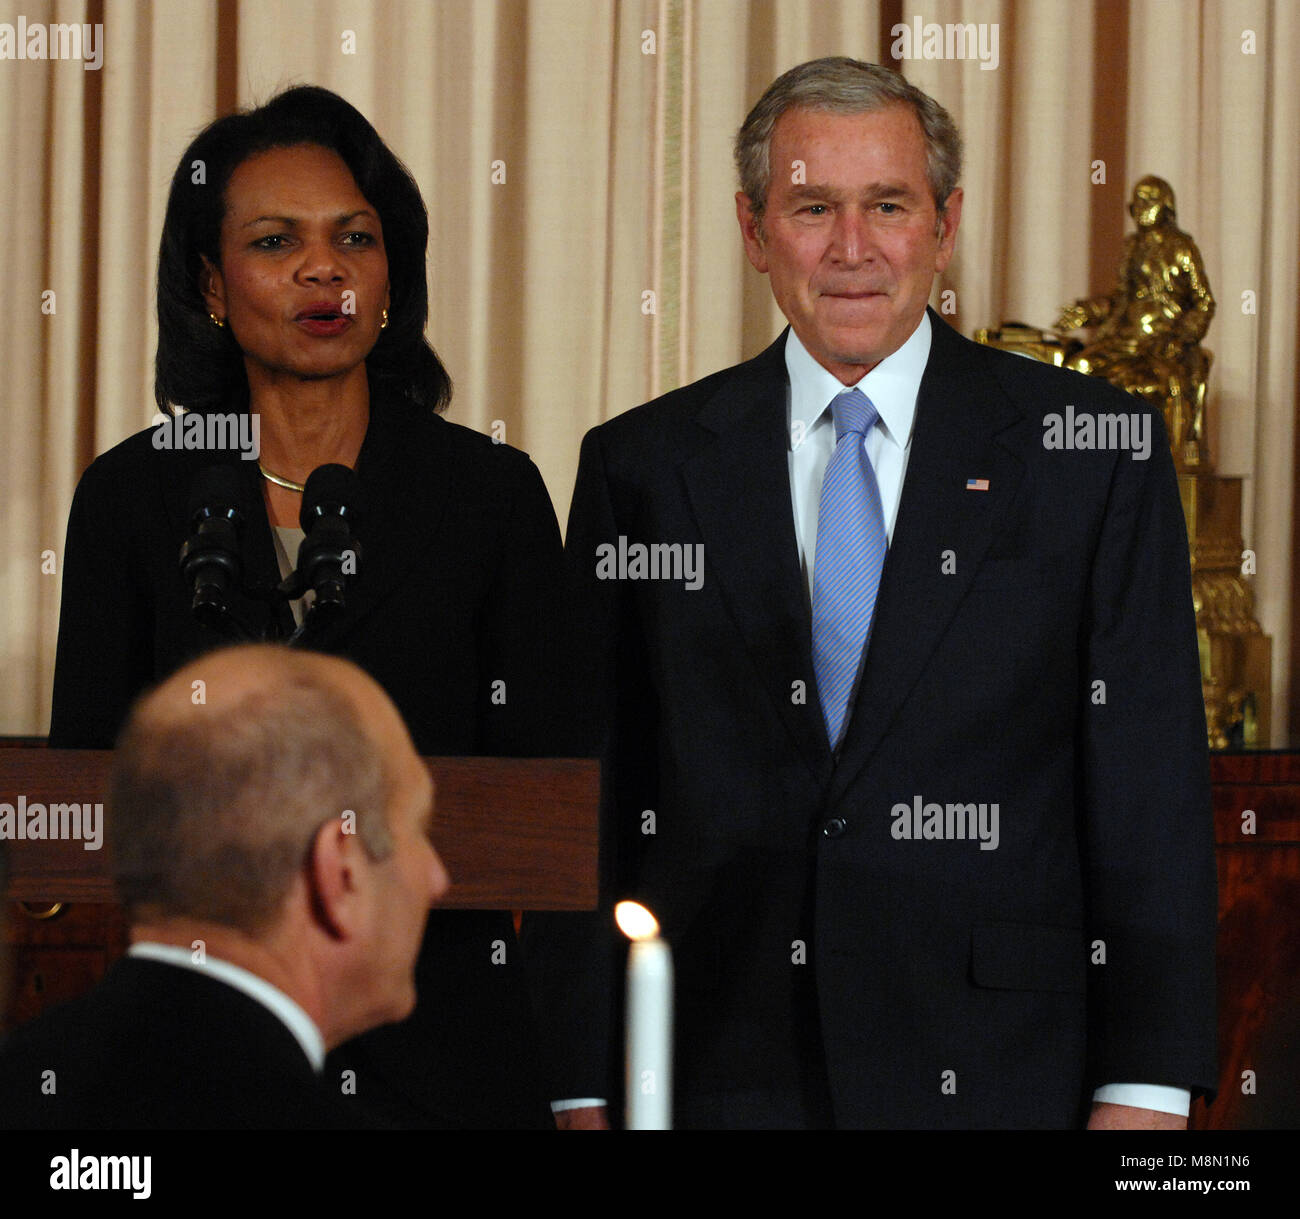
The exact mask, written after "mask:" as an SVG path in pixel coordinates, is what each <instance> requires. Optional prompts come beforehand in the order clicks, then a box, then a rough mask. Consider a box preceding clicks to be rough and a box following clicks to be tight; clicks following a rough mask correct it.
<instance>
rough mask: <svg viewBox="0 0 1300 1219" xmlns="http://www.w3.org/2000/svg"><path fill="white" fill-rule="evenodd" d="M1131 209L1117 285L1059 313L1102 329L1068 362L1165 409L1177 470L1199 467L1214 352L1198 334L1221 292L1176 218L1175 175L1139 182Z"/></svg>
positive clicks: (1074, 323) (1070, 325)
mask: <svg viewBox="0 0 1300 1219" xmlns="http://www.w3.org/2000/svg"><path fill="white" fill-rule="evenodd" d="M1128 211H1129V215H1130V216H1132V217H1133V220H1134V222H1135V223H1136V224H1137V231H1136V232H1134V233H1130V234H1129V236H1128V237H1126V238H1125V240H1124V256H1123V258H1122V259H1121V260H1120V267H1119V282H1118V283H1117V284H1116V286H1115V291H1114V292H1112V293H1111V294H1110V295H1109V296H1098V297H1092V298H1091V299H1085V300H1079V301H1076V302H1075V303H1074V304H1073V305H1068V306H1066V308H1065V309H1063V310H1062V311H1061V316H1060V318H1059V319H1058V320H1057V323H1056V325H1057V328H1058V329H1060V330H1065V331H1069V330H1078V329H1080V328H1082V327H1095V328H1096V330H1095V332H1094V334H1093V336H1092V341H1091V342H1090V343H1088V344H1087V345H1086V346H1084V347H1083V348H1082V349H1081V350H1079V351H1077V352H1075V353H1074V354H1072V355H1070V356H1068V357H1067V358H1066V360H1065V364H1066V367H1068V368H1075V369H1078V370H1079V371H1080V372H1086V373H1093V374H1095V375H1097V376H1101V377H1105V378H1106V380H1108V381H1110V382H1111V384H1113V385H1118V386H1119V387H1120V388H1121V389H1126V390H1128V391H1129V392H1130V393H1134V394H1137V395H1138V396H1139V397H1142V398H1145V399H1147V400H1148V401H1149V402H1150V403H1151V404H1152V405H1153V406H1158V407H1160V409H1161V411H1162V412H1163V414H1164V419H1165V428H1166V430H1167V431H1168V433H1169V442H1170V447H1171V448H1172V450H1173V455H1174V460H1175V462H1176V463H1177V465H1178V467H1179V469H1180V470H1194V469H1198V468H1200V467H1201V466H1203V465H1204V464H1205V462H1206V459H1207V453H1206V448H1205V389H1206V378H1207V377H1208V375H1209V371H1210V362H1211V360H1212V359H1213V356H1212V354H1211V353H1210V352H1209V351H1207V350H1206V349H1205V348H1204V347H1202V346H1201V340H1202V339H1203V338H1204V337H1205V332H1206V331H1207V330H1208V329H1209V326H1210V319H1211V318H1212V317H1213V316H1214V296H1213V295H1212V294H1211V292H1210V284H1209V280H1208V279H1207V278H1206V275H1205V265H1204V264H1203V263H1202V261H1201V252H1200V251H1199V250H1198V249H1197V248H1196V243H1195V242H1194V241H1193V240H1192V239H1191V238H1190V237H1189V236H1188V235H1187V234H1186V233H1184V232H1183V231H1182V229H1180V228H1179V227H1178V225H1177V224H1176V223H1175V219H1176V216H1175V212H1174V192H1173V189H1172V188H1171V187H1170V185H1169V183H1168V182H1166V181H1165V180H1164V179H1163V178H1157V177H1153V176H1148V177H1145V178H1143V179H1141V181H1139V182H1138V184H1137V185H1136V186H1135V187H1134V188H1133V198H1132V201H1131V202H1130V203H1129V207H1128Z"/></svg>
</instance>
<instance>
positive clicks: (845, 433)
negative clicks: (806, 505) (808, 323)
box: [812, 389, 889, 750]
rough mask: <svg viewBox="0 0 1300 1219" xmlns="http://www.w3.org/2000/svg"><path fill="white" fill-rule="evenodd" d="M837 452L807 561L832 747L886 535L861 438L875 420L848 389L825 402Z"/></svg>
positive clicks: (858, 394)
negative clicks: (813, 549)
mask: <svg viewBox="0 0 1300 1219" xmlns="http://www.w3.org/2000/svg"><path fill="white" fill-rule="evenodd" d="M831 414H832V415H833V416H834V419H835V451H834V452H833V453H832V454H831V459H830V461H829V462H827V464H826V477H825V478H824V479H823V481H822V498H821V506H820V509H819V511H818V514H817V552H816V558H815V559H814V561H813V594H812V644H813V671H814V672H815V673H816V674H817V690H818V692H819V693H820V695H821V700H822V714H823V715H824V716H825V717H826V735H827V736H828V737H829V738H830V743H831V749H832V750H834V749H836V748H837V747H838V746H839V743H840V740H841V739H842V738H843V736H844V730H845V728H846V727H847V726H848V723H847V721H848V707H849V698H850V696H851V695H852V693H853V688H854V685H855V684H856V682H857V677H858V668H859V666H860V665H861V663H862V657H863V654H864V652H865V650H866V644H867V639H868V637H869V636H870V634H871V619H872V616H873V614H874V612H875V608H876V590H877V589H878V588H879V587H880V573H881V571H882V570H883V569H884V566H885V554H886V552H887V551H888V549H889V536H888V534H887V533H886V531H885V513H884V510H883V509H882V508H881V505H880V488H879V487H878V486H877V485H876V472H875V470H874V469H872V466H871V460H870V458H868V457H867V448H866V438H867V435H868V434H869V433H870V431H871V429H872V428H873V427H875V425H876V420H877V419H879V418H880V416H879V414H878V413H877V412H876V408H875V407H874V406H872V404H871V400H870V399H869V398H868V397H867V396H866V395H865V394H864V393H862V391H861V390H857V389H853V390H847V391H846V392H844V393H842V394H839V395H837V396H836V398H835V400H834V401H833V402H832V403H831Z"/></svg>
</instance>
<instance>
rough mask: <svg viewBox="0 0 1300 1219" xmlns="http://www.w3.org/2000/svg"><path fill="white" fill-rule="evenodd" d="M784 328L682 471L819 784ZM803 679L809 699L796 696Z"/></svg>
mask: <svg viewBox="0 0 1300 1219" xmlns="http://www.w3.org/2000/svg"><path fill="white" fill-rule="evenodd" d="M784 353H785V332H783V333H782V334H781V337H780V338H779V339H777V341H776V342H775V343H773V344H772V346H771V347H769V348H768V349H767V350H766V351H764V352H763V353H762V354H761V355H760V356H758V357H756V358H755V359H753V360H751V361H749V363H747V364H744V365H741V366H740V367H739V368H738V369H737V370H736V373H735V375H734V376H732V377H730V378H729V379H728V380H727V381H726V382H725V384H724V385H723V386H722V388H721V389H720V390H718V391H717V393H715V394H714V396H713V397H712V398H710V399H709V400H708V401H707V402H706V403H705V404H704V407H703V408H702V409H701V411H700V413H699V415H698V416H697V420H698V422H699V423H700V425H701V426H703V427H705V428H707V429H708V430H709V431H711V432H713V433H714V434H715V435H714V438H713V440H712V442H711V443H708V444H706V445H705V446H704V447H703V448H701V449H700V450H699V451H697V452H696V453H695V454H694V455H692V456H691V457H690V458H688V459H687V460H686V461H685V462H684V463H683V465H682V467H681V473H682V476H683V478H684V479H685V481H686V487H687V492H688V495H689V498H690V503H691V507H692V509H693V511H694V514H695V518H696V522H697V524H698V525H699V528H700V534H701V536H702V537H703V539H704V557H705V563H706V568H707V570H708V571H709V572H710V573H711V574H712V576H713V577H715V578H716V579H717V581H718V584H719V586H720V588H721V594H722V597H723V600H724V601H725V603H726V604H727V607H728V609H729V610H730V612H731V615H732V618H733V619H734V620H735V623H736V627H737V629H738V631H739V633H740V637H741V639H742V641H743V642H744V645H745V648H746V649H747V650H748V652H749V655H750V659H751V660H752V661H753V664H754V666H755V668H756V669H757V670H758V672H759V674H760V675H761V677H762V680H763V684H764V686H765V687H766V689H767V692H768V694H769V695H770V696H771V698H772V701H773V702H774V703H775V705H776V709H777V712H778V714H779V715H780V717H781V719H782V721H783V722H784V723H785V725H786V728H787V729H788V730H789V732H790V735H791V736H792V737H793V738H794V741H795V743H796V745H797V746H798V749H799V752H800V754H801V755H802V756H803V758H804V760H805V762H806V763H807V764H808V767H809V769H810V770H811V771H812V772H813V774H814V776H816V777H817V779H818V781H819V782H821V783H825V782H826V781H827V780H828V779H829V777H830V771H831V754H830V748H829V746H828V744H827V741H826V734H825V730H824V728H823V727H822V721H821V713H820V711H819V710H818V703H817V693H816V683H815V681H814V679H813V669H812V628H811V623H810V620H809V616H808V609H807V605H806V598H805V596H804V594H803V591H802V576H801V575H800V572H799V562H798V554H799V552H798V544H797V542H796V539H795V531H794V509H793V506H792V505H791V502H790V471H789V465H788V459H787V456H786V454H787V452H788V450H789V447H790V446H789V436H788V434H787V431H786V385H787V383H788V382H787V374H786V370H785V354H784ZM795 681H802V682H803V683H804V688H805V691H806V700H807V701H806V702H805V703H804V704H796V703H795V702H794V701H793V699H792V694H793V690H794V687H793V684H792V683H794V682H795Z"/></svg>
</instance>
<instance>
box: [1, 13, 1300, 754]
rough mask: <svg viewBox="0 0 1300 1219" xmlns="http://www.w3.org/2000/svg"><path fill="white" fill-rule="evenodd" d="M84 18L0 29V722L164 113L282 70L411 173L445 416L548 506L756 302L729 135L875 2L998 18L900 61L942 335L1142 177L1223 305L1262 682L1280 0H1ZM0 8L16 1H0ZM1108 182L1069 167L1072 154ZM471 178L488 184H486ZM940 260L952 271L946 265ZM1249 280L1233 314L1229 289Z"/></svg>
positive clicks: (126, 369) (1286, 205)
mask: <svg viewBox="0 0 1300 1219" xmlns="http://www.w3.org/2000/svg"><path fill="white" fill-rule="evenodd" d="M22 7H23V10H24V16H25V17H26V19H27V21H28V23H35V22H47V23H48V22H76V23H82V22H90V23H92V24H95V23H98V24H101V25H102V26H103V31H104V34H103V38H104V61H103V67H102V69H101V70H99V71H86V70H84V68H83V67H82V65H81V63H80V62H69V61H57V62H55V61H50V62H33V61H27V62H18V61H11V60H0V115H2V116H3V117H2V118H0V181H3V183H4V188H5V190H6V193H7V196H8V197H7V201H6V202H7V212H8V215H9V220H10V223H9V234H10V244H9V247H8V250H7V253H6V257H5V259H4V261H3V263H2V264H0V265H2V266H3V271H2V272H0V275H2V276H3V280H2V281H0V282H2V283H3V292H2V293H0V385H2V386H3V394H4V409H3V411H0V463H2V468H3V476H4V477H3V485H2V489H0V495H3V504H4V525H5V528H4V530H3V532H2V534H0V563H2V568H0V570H2V574H3V579H4V591H3V598H4V600H3V605H4V606H5V609H6V610H7V612H6V613H5V614H4V616H3V621H2V622H0V655H2V657H3V662H2V663H3V675H4V681H3V690H2V691H0V733H18V734H29V733H40V732H43V731H44V730H45V727H46V725H47V724H48V719H49V690H50V681H51V675H52V666H53V655H54V640H55V631H56V628H57V618H58V593H59V572H58V563H59V561H60V559H61V552H62V545H63V530H64V525H65V522H66V517H67V510H68V505H69V503H70V500H71V496H72V490H73V488H74V486H75V484H76V479H77V477H78V475H79V473H80V471H81V470H82V469H83V468H84V466H85V464H86V463H87V462H88V461H89V460H90V459H91V458H92V457H93V456H94V455H95V454H97V453H100V452H102V451H103V450H105V449H107V448H109V447H110V446H111V445H113V444H116V443H117V442H118V441H119V440H121V439H123V438H124V437H125V436H127V435H129V434H130V433H131V432H133V431H136V430H138V429H140V428H141V427H144V426H146V425H147V424H148V422H149V420H150V419H151V417H152V415H153V407H152V380H151V377H152V359H153V349H154V340H155V327H154V320H153V285H152V281H153V275H154V270H155V258H156V252H157V244H158V238H159V235H160V232H161V226H162V213H163V206H164V202H165V197H166V189H167V183H168V180H169V178H170V175H171V172H172V170H173V168H174V166H175V163H176V160H177V159H178V158H179V156H180V153H181V151H182V150H183V148H184V146H185V144H186V143H187V141H188V139H189V138H190V136H191V135H192V134H193V133H194V131H195V130H196V129H197V128H199V127H200V126H202V125H203V124H204V123H206V122H207V121H209V120H210V119H211V118H213V117H215V116H216V115H217V114H219V113H222V112H223V111H224V110H226V109H228V108H230V107H231V106H234V105H244V104H249V103H257V102H260V101H263V100H265V99H266V98H268V97H269V96H270V95H271V94H272V93H274V92H275V91H276V90H277V89H279V88H281V87H282V86H284V85H286V84H289V83H293V82H312V83H317V84H321V85H324V86H326V87H328V88H331V89H334V90H336V91H337V92H339V93H341V94H343V95H344V96H345V97H347V98H348V99H349V100H351V101H352V102H353V103H354V104H355V105H356V106H358V107H359V108H360V109H361V110H362V111H363V112H364V113H365V114H366V115H367V116H368V117H369V118H370V119H371V121H372V122H373V123H374V124H375V126H376V127H377V128H378V130H379V131H380V133H381V134H382V135H383V136H384V138H385V139H386V140H387V141H388V142H389V144H390V145H391V146H392V147H393V149H394V150H395V151H396V152H397V153H398V155H399V156H401V157H402V158H403V159H404V160H405V161H406V163H407V164H408V165H409V166H410V168H411V169H412V171H413V172H414V174H415V176H416V178H417V180H418V182H419V184H420V188H421V190H422V192H423V194H424V198H425V202H426V204H427V205H428V208H429V217H430V233H431V240H430V251H429V276H430V289H431V291H430V312H431V320H430V336H431V338H432V340H433V342H434V344H435V345H436V346H437V348H438V351H439V353H440V354H441V356H442V357H443V359H444V361H445V363H446V364H447V366H448V367H449V369H450V370H451V373H452V376H453V378H454V380H455V382H456V396H455V399H454V401H453V403H452V407H451V410H450V414H449V417H450V418H451V419H453V420H455V421H457V422H459V423H462V424H465V425H466V426H469V427H473V428H478V429H480V430H488V429H489V428H491V427H492V426H493V423H494V421H498V420H499V421H501V422H503V423H504V425H505V428H506V439H507V440H508V441H509V442H510V443H512V444H515V445H517V446H519V447H521V448H524V449H526V450H528V451H529V452H530V453H531V454H532V455H533V457H534V459H535V460H536V461H537V463H538V465H539V466H540V467H541V470H542V472H543V474H544V476H545V478H546V481H547V484H548V486H549V488H550V491H551V496H552V499H553V500H554V503H555V506H556V509H557V512H558V513H559V515H560V518H561V522H562V523H563V519H564V516H565V514H566V512H567V509H568V501H569V497H570V494H571V491H572V485H573V475H574V471H575V468H576V461H577V453H578V445H579V442H580V441H581V438H582V435H583V433H584V432H585V431H586V429H587V428H589V427H591V426H592V425H594V424H596V423H598V422H600V421H601V420H603V419H607V418H609V417H610V416H612V415H615V414H618V413H619V412H621V411H623V410H626V409H628V408H629V407H631V406H634V405H636V404H637V403H638V402H641V401H644V400H645V399H647V398H648V397H651V396H653V395H654V394H657V393H661V392H663V391H665V390H667V389H670V388H672V387H673V386H675V385H679V384H682V383H684V382H686V381H689V380H692V379H694V378H696V377H699V376H702V375H704V374H705V373H708V372H711V371H713V370H715V369H718V368H721V367H724V366H726V365H728V364H731V363H733V362H735V361H736V360H738V359H740V358H742V357H744V356H748V355H751V354H754V353H755V352H757V351H758V350H759V349H760V348H761V347H762V346H764V345H765V344H766V343H767V342H769V341H770V340H771V338H772V337H773V336H774V335H775V334H776V333H777V330H778V328H779V327H780V325H781V324H782V319H781V318H780V316H779V314H778V313H777V312H776V309H775V306H774V305H773V304H772V301H771V297H770V294H769V292H768V290H767V285H766V283H765V281H764V280H763V278H762V277H760V276H758V275H757V274H755V273H754V272H753V271H752V270H751V269H750V268H749V266H748V264H747V263H746V262H745V260H744V257H743V253H742V251H741V246H740V242H739V240H738V235H737V233H736V225H735V219H734V205H733V203H732V195H733V193H734V191H735V182H734V172H733V170H732V165H731V140H732V137H733V135H734V133H735V130H736V128H737V126H738V125H739V123H740V121H741V119H742V118H743V117H744V114H745V112H746V110H747V109H748V107H749V106H750V105H751V104H752V103H753V101H754V100H755V99H756V98H757V97H758V95H759V93H760V92H761V91H762V89H763V88H764V86H765V85H766V84H767V83H768V82H769V81H770V80H771V79H772V78H773V77H774V76H776V75H777V74H778V73H779V72H781V71H783V70H784V69H786V68H788V67H790V66H792V65H793V64H795V63H798V62H800V61H801V60H804V59H808V58H812V57H814V56H818V55H827V54H850V55H854V56H857V57H860V58H867V59H876V60H881V59H882V57H884V61H886V62H887V61H888V57H889V55H890V52H891V44H892V42H893V38H894V30H893V27H894V25H895V24H896V23H898V22H908V23H910V22H911V21H912V20H913V18H914V17H915V16H916V15H918V11H919V14H920V16H921V17H922V18H923V20H925V21H927V22H939V23H948V22H975V23H988V24H990V25H992V24H996V25H997V27H998V63H997V67H996V69H993V70H986V69H983V68H981V66H980V63H979V61H978V60H965V61H956V60H913V61H910V62H906V63H901V64H899V65H898V66H899V67H901V68H902V69H903V71H904V72H905V74H906V75H907V76H908V78H909V79H911V80H913V81H914V82H915V83H917V84H919V85H920V86H921V87H922V88H924V89H926V90H927V91H929V92H931V93H933V94H934V95H935V96H936V97H937V98H938V99H939V100H940V101H941V102H943V103H944V105H946V106H947V107H948V108H949V110H950V111H951V112H952V113H953V115H954V117H955V118H956V119H957V121H958V123H959V125H960V126H961V128H962V130H963V133H964V135H965V139H966V145H967V157H966V172H965V176H964V180H963V184H964V186H965V190H966V203H965V211H964V214H963V221H962V232H961V234H960V237H959V241H958V249H959V254H958V257H957V258H956V259H955V260H954V262H953V265H952V266H951V268H950V269H949V272H948V273H947V275H946V276H945V277H944V279H943V281H942V282H941V283H939V284H937V285H936V296H935V303H936V306H940V305H943V306H944V307H945V308H946V309H947V311H948V316H949V320H950V321H952V322H953V323H954V324H955V325H956V326H957V327H958V328H959V329H960V330H962V331H963V332H964V333H966V334H970V333H971V332H972V331H973V330H974V329H976V328H977V327H979V326H984V325H990V324H995V323H997V322H1000V321H1003V320H1007V319H1010V318H1017V319H1021V320H1025V321H1030V322H1033V323H1035V324H1038V325H1048V324H1050V323H1051V322H1052V321H1053V320H1054V318H1055V316H1056V311H1057V309H1058V308H1059V306H1060V305H1061V304H1063V303H1064V302H1066V301H1068V300H1071V299H1073V298H1075V297H1077V296H1082V295H1087V294H1091V293H1095V292H1100V291H1104V290H1106V289H1107V288H1108V287H1109V284H1110V280H1111V277H1112V275H1113V268H1114V265H1115V261H1116V258H1117V256H1118V252H1119V246H1120V242H1121V240H1122V235H1123V232H1124V229H1125V226H1126V223H1127V221H1126V218H1125V214H1124V210H1123V209H1124V204H1125V202H1126V200H1127V197H1128V192H1129V191H1130V189H1131V187H1132V183H1133V181H1134V180H1135V179H1136V178H1138V177H1140V176H1141V175H1143V174H1145V173H1158V174H1160V175H1162V176H1163V177H1166V178H1168V180H1169V181H1170V182H1171V183H1172V184H1173V186H1174V188H1175V191H1176V192H1177V195H1178V206H1179V221H1180V223H1181V224H1182V226H1183V227H1184V228H1186V229H1187V230H1188V231H1189V232H1191V233H1192V235H1193V236H1194V237H1195V238H1196V239H1197V240H1198V242H1199V243H1200V246H1201V249H1202V251H1203V253H1204V255H1205V260H1206V264H1207V268H1208V272H1209V276H1210V281H1211V284H1212V286H1213V288H1214V291H1215V294H1216V296H1217V298H1218V301H1219V310H1218V315H1217V317H1216V319H1215V322H1214V324H1213V326H1212V328H1211V330H1210V335H1209V340H1208V343H1209V346H1210V347H1211V348H1212V349H1213V350H1214V352H1215V364H1214V372H1213V377H1212V382H1211V397H1212V401H1213V403H1214V404H1215V419H1216V421H1217V422H1216V430H1215V435H1214V437H1213V452H1214V456H1215V460H1216V462H1217V465H1218V468H1219V470H1220V471H1221V472H1223V473H1234V474H1241V475H1245V476H1246V478H1247V480H1248V482H1247V488H1248V490H1247V507H1246V515H1245V532H1246V544H1247V545H1248V546H1251V547H1253V548H1254V549H1255V550H1256V552H1257V554H1258V556H1259V559H1258V562H1259V577H1258V581H1257V595H1258V615H1259V618H1260V620H1261V622H1262V624H1263V626H1264V629H1265V630H1266V631H1268V632H1269V633H1270V634H1271V635H1272V636H1273V638H1274V662H1275V663H1274V690H1275V707H1274V725H1275V729H1274V734H1275V744H1279V745H1280V744H1285V743H1286V739H1287V737H1286V731H1285V725H1286V703H1287V694H1288V688H1289V683H1290V680H1291V678H1290V673H1291V665H1290V651H1291V641H1290V630H1289V627H1290V619H1291V613H1292V607H1291V593H1290V589H1291V583H1292V578H1293V572H1292V558H1291V554H1292V529H1291V516H1292V503H1293V500H1294V494H1295V470H1294V463H1293V454H1294V447H1295V435H1294V433H1295V400H1296V370H1295V360H1294V352H1295V346H1296V335H1297V321H1298V319H1297V305H1296V301H1297V288H1298V287H1300V285H1298V284H1297V267H1298V263H1300V250H1298V249H1297V240H1298V239H1297V226H1296V223H1295V220H1294V201H1295V199H1296V198H1297V197H1300V141H1297V139H1296V133H1297V132H1298V131H1300V121H1298V120H1300V80H1298V79H1297V74H1296V72H1295V68H1294V65H1295V63H1296V62H1297V58H1298V57H1300V28H1298V26H1300V11H1298V6H1296V5H1295V4H1294V3H1292V2H1291V0H1222V2H1220V3H1214V2H1213V0H1200V2H1197V0H1185V2H1183V0H1129V2H1128V3H1125V2H1124V0H1021V2H1019V3H1014V2H1013V0H927V2H926V3H925V4H923V5H918V6H916V8H915V9H914V8H913V7H912V6H911V5H910V4H905V3H903V2H902V0H867V2H864V0H399V2H394V0H346V2H345V0H165V2H164V0H158V2H157V3H148V2H147V0H26V2H25V3H24V5H23V6H22ZM6 20H10V21H16V20H17V18H16V16H15V17H11V18H6ZM1098 161H1100V162H1104V175H1105V181H1104V182H1100V183H1099V182H1095V181H1094V178H1095V177H1096V166H1095V163H1096V162H1098ZM494 178H495V180H494ZM945 291H949V292H951V294H952V295H949V296H946V297H945V296H942V295H941V293H943V292H945ZM1245 293H1253V294H1254V297H1253V300H1254V302H1255V308H1254V311H1253V312H1251V311H1249V309H1248V308H1247V306H1246V304H1244V303H1243V302H1249V301H1250V300H1251V298H1250V297H1248V296H1245V295H1243V294H1245Z"/></svg>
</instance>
